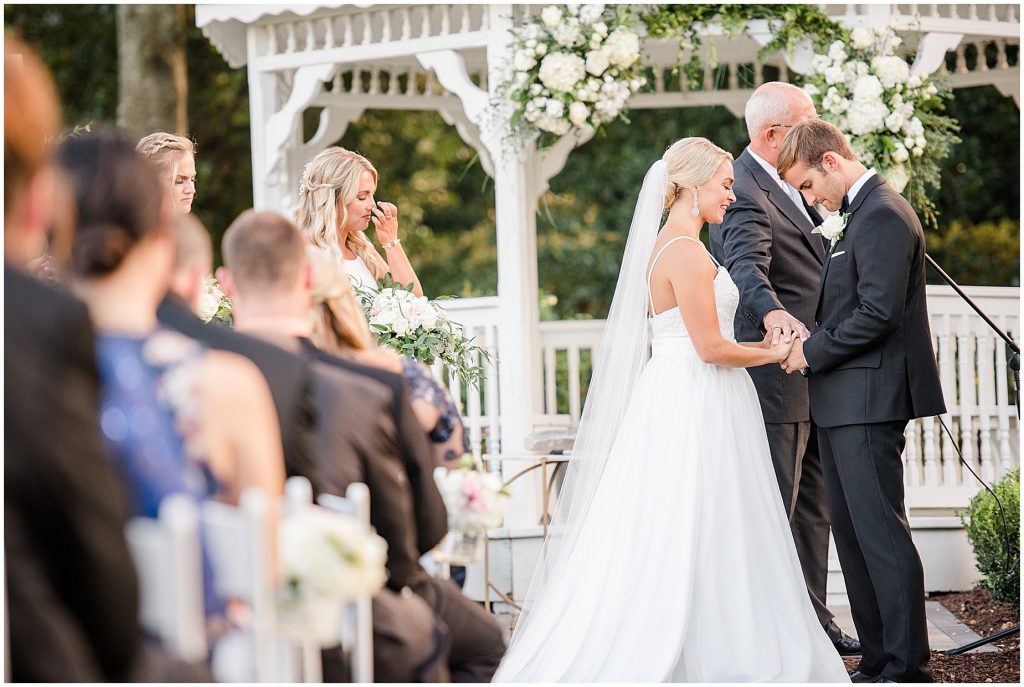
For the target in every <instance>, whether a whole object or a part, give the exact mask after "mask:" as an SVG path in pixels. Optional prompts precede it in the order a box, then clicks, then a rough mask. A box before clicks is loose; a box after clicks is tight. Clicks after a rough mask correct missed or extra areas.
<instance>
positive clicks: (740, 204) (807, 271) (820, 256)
mask: <svg viewBox="0 0 1024 687" xmlns="http://www.w3.org/2000/svg"><path fill="white" fill-rule="evenodd" d="M733 173H734V174H735V177H736V179H735V182H734V185H733V190H734V191H735V193H736V202H735V203H733V204H732V205H731V206H730V207H729V210H728V212H727V213H726V215H725V221H724V222H723V223H722V224H715V225H711V227H710V228H709V235H710V238H711V253H712V255H714V256H715V258H716V259H717V260H718V261H719V262H720V263H722V264H723V265H725V267H726V269H727V270H729V276H731V277H732V279H733V281H734V282H736V286H737V288H739V291H740V307H739V309H738V310H737V311H736V321H735V330H736V340H737V341H757V340H758V339H761V338H762V337H763V336H764V316H765V314H767V313H768V312H770V311H772V310H777V309H779V308H782V309H784V310H786V311H787V312H789V313H790V314H791V315H793V316H794V317H796V318H797V319H798V320H800V321H801V322H803V323H804V325H805V326H806V327H807V328H808V329H813V324H814V301H815V298H816V296H817V292H818V279H819V277H820V275H821V267H822V264H823V263H824V259H825V249H824V245H823V244H822V241H821V238H820V237H819V236H818V235H817V234H812V233H811V230H812V229H814V226H815V225H814V224H811V221H809V220H808V219H807V216H805V215H804V213H803V212H801V210H800V208H799V207H797V204H796V203H795V202H793V199H792V198H790V197H789V195H787V194H786V192H785V191H783V190H782V188H781V187H780V186H779V184H778V182H777V181H775V180H774V179H773V178H772V177H771V176H769V174H768V172H766V171H765V170H764V168H763V167H761V165H760V164H758V162H757V160H755V159H754V158H753V157H752V156H751V154H750V152H749V151H747V150H744V151H743V154H742V155H740V156H739V158H737V159H736V164H735V165H734V166H733ZM805 208H806V206H805ZM807 209H808V213H809V214H810V216H811V218H812V219H813V221H814V222H815V223H818V222H820V218H819V217H818V215H817V213H816V212H815V211H814V210H813V209H812V208H807ZM748 372H749V373H750V376H751V378H752V379H753V381H754V386H755V387H757V392H758V398H759V399H760V401H761V412H762V413H763V415H764V419H765V422H774V423H783V422H807V421H808V420H810V410H809V407H808V400H807V381H806V380H805V379H804V378H803V377H800V376H799V375H787V374H786V373H785V371H784V370H783V369H782V368H781V367H780V366H778V365H775V364H772V365H763V366H761V367H752V368H750V369H749V370H748Z"/></svg>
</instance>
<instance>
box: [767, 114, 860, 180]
mask: <svg viewBox="0 0 1024 687" xmlns="http://www.w3.org/2000/svg"><path fill="white" fill-rule="evenodd" d="M829 151H831V152H833V153H838V154H839V155H841V156H842V157H845V158H846V159H847V160H856V159H857V156H856V155H855V154H854V152H853V149H852V148H850V144H849V142H847V140H846V137H845V136H843V132H842V131H840V130H839V129H837V128H836V127H835V126H833V125H831V124H829V123H828V122H826V121H825V120H823V119H809V120H807V121H805V122H800V123H799V124H797V125H796V126H794V127H793V128H792V129H790V130H789V134H788V135H787V136H786V139H785V140H784V141H783V142H782V148H780V149H779V157H778V158H777V159H776V161H775V166H776V167H777V168H778V170H779V176H780V177H783V178H785V176H786V172H788V171H789V170H790V169H792V168H793V166H794V165H796V164H797V163H798V162H802V163H803V164H805V165H807V166H808V167H815V168H817V169H818V171H821V172H824V171H825V170H824V168H823V167H822V165H821V158H822V156H824V155H825V153H827V152H829Z"/></svg>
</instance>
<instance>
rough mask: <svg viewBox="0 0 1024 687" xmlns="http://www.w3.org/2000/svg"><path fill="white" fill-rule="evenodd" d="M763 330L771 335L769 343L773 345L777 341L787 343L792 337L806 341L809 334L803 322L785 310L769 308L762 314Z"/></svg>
mask: <svg viewBox="0 0 1024 687" xmlns="http://www.w3.org/2000/svg"><path fill="white" fill-rule="evenodd" d="M764 330H765V332H767V334H768V335H770V336H771V339H770V340H769V342H768V343H769V344H770V345H772V346H774V345H775V344H777V343H779V341H785V342H786V343H789V342H790V341H792V340H793V338H794V337H799V338H800V340H801V341H806V340H807V337H809V336H810V335H811V333H810V332H809V331H807V327H805V326H804V324H803V322H801V321H800V320H798V319H796V318H795V317H793V316H792V315H790V314H789V313H788V312H786V311H785V310H782V309H781V308H779V309H778V310H771V311H769V312H768V313H767V314H766V315H765V316H764Z"/></svg>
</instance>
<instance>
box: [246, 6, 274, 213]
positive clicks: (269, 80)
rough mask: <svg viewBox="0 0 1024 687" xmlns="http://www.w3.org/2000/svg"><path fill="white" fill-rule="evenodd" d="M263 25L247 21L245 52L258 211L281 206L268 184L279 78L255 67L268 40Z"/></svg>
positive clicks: (254, 183) (254, 190)
mask: <svg viewBox="0 0 1024 687" xmlns="http://www.w3.org/2000/svg"><path fill="white" fill-rule="evenodd" d="M262 31H265V30H264V29H263V27H262V26H260V25H257V24H250V25H249V26H248V27H246V42H247V47H246V49H247V51H248V54H249V70H248V75H249V133H250V139H251V147H252V205H253V207H254V208H255V209H257V210H275V209H278V208H279V207H280V198H278V197H277V194H276V191H277V190H279V188H280V187H279V186H277V185H275V184H273V183H271V178H270V174H269V170H268V168H267V166H268V152H269V151H268V150H267V124H268V123H269V121H270V118H271V117H272V116H273V115H274V113H275V112H276V111H277V103H278V93H277V90H278V78H277V75H276V74H274V73H272V72H264V71H260V70H259V69H257V68H256V66H255V64H256V56H257V55H258V54H259V52H258V47H259V45H260V44H261V42H262V41H266V40H268V39H267V37H266V35H261V32H262Z"/></svg>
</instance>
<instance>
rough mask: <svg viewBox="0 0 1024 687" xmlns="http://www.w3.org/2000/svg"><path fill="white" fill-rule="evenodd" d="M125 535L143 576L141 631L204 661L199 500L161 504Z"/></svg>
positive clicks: (179, 498) (177, 498)
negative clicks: (155, 514)
mask: <svg viewBox="0 0 1024 687" xmlns="http://www.w3.org/2000/svg"><path fill="white" fill-rule="evenodd" d="M125 534H126V537H127V540H128V547H129V549H130V551H131V554H132V558H133V559H134V561H135V568H136V571H137V572H138V577H139V615H140V618H139V620H140V624H141V625H142V627H143V629H144V630H146V631H147V632H149V633H150V634H152V635H154V636H155V637H157V638H158V639H159V640H160V641H161V643H162V644H163V645H164V647H166V648H167V650H168V651H170V652H171V653H172V654H174V655H175V656H176V657H178V658H180V659H182V660H184V661H190V662H197V661H202V660H204V659H205V658H206V652H207V648H206V619H205V616H204V613H203V573H202V563H201V555H202V553H201V549H200V544H199V509H198V507H197V506H196V504H195V502H194V501H193V500H192V498H191V497H189V496H186V495H184V494H172V495H170V496H168V497H166V498H165V499H164V500H163V502H162V503H161V504H160V510H159V512H158V514H157V518H156V519H152V518H132V519H131V520H130V521H129V523H128V526H127V528H126V532H125Z"/></svg>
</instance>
